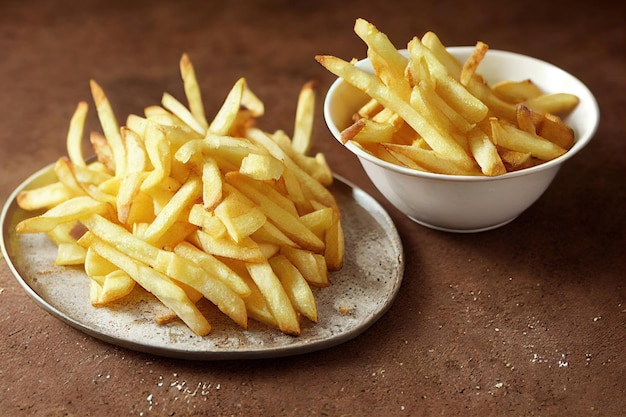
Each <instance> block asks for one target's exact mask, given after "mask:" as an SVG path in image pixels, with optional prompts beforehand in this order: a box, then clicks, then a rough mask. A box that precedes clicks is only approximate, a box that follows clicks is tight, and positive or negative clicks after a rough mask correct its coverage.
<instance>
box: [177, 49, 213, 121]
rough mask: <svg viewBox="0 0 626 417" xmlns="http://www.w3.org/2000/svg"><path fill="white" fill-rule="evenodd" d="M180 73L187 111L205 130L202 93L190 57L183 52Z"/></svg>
mask: <svg viewBox="0 0 626 417" xmlns="http://www.w3.org/2000/svg"><path fill="white" fill-rule="evenodd" d="M180 75H181V77H182V79H183V87H184V89H185V96H187V104H188V105H189V111H190V112H191V114H192V115H193V118H194V119H195V120H196V122H197V123H198V124H199V125H200V127H201V128H202V130H203V131H205V132H206V130H207V129H208V127H209V123H208V122H207V120H206V115H205V113H204V104H203V103H202V94H201V92H200V86H199V85H198V81H197V79H196V72H195V70H194V68H193V64H192V63H191V59H189V55H187V54H183V55H182V57H181V58H180Z"/></svg>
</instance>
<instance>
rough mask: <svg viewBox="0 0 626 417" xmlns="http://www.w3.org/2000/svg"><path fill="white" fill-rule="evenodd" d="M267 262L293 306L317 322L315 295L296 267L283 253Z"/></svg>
mask: <svg viewBox="0 0 626 417" xmlns="http://www.w3.org/2000/svg"><path fill="white" fill-rule="evenodd" d="M269 263H270V265H271V267H272V270H273V271H274V273H275V274H276V276H277V277H278V279H279V280H280V282H281V284H282V286H283V288H285V291H286V292H287V296H288V297H289V300H291V304H292V305H293V306H294V308H295V309H296V310H297V311H298V312H299V313H300V314H302V315H303V316H305V317H306V318H308V319H309V320H311V321H312V322H317V319H318V316H317V304H316V303H315V296H314V295H313V291H311V287H310V286H309V284H308V283H307V281H306V280H305V279H304V277H303V276H302V274H301V273H300V271H298V268H296V267H295V265H293V264H292V263H291V262H289V260H288V259H287V258H286V257H285V256H284V255H277V256H274V257H272V258H271V259H270V260H269Z"/></svg>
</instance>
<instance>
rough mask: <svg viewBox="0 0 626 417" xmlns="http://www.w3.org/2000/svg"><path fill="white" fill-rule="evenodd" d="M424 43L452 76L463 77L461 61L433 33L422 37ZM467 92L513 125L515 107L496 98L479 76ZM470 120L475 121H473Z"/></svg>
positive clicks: (475, 77) (468, 87) (470, 82)
mask: <svg viewBox="0 0 626 417" xmlns="http://www.w3.org/2000/svg"><path fill="white" fill-rule="evenodd" d="M422 42H423V44H424V45H425V46H426V47H427V49H428V50H430V51H432V53H433V55H434V56H435V57H436V60H438V61H439V62H441V63H443V64H444V66H445V67H446V69H447V70H448V72H449V73H450V75H451V76H452V77H453V78H454V79H457V80H458V79H459V78H460V76H461V71H462V69H463V66H462V64H461V63H460V62H459V60H457V59H456V58H455V57H454V56H452V54H450V52H448V51H447V49H446V47H445V46H444V45H443V44H442V43H441V40H440V39H439V38H438V37H437V35H436V34H434V33H433V32H427V33H426V34H424V36H423V37H422ZM429 63H430V62H429ZM467 90H468V91H469V92H470V93H471V94H472V95H473V96H475V97H476V98H478V99H479V100H480V101H482V102H483V103H484V104H485V105H487V107H488V108H489V110H490V112H491V113H495V114H496V115H498V116H499V117H502V118H504V119H505V120H507V121H509V122H511V123H514V122H515V106H514V105H512V104H511V103H507V102H505V101H503V100H501V99H500V98H499V97H498V96H496V95H495V94H494V93H493V91H492V90H491V88H490V87H489V86H488V85H487V84H486V83H485V82H484V80H483V79H482V77H480V76H479V75H478V74H474V75H473V76H472V78H471V79H470V80H469V81H468V83H467ZM468 120H470V121H473V120H471V119H468Z"/></svg>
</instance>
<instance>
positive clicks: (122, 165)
mask: <svg viewBox="0 0 626 417" xmlns="http://www.w3.org/2000/svg"><path fill="white" fill-rule="evenodd" d="M89 85H90V87H91V95H92V96H93V100H94V102H95V104H96V112H97V113H98V118H99V119H100V125H101V126H102V131H103V133H104V136H105V137H106V140H107V142H108V144H109V146H110V147H111V152H112V154H113V161H114V164H115V175H117V176H122V175H124V170H125V169H126V151H125V148H124V143H123V141H122V136H121V134H120V127H119V124H118V122H117V118H116V117H115V114H114V113H113V108H112V107H111V103H110V102H109V99H108V98H107V96H106V95H105V94H104V91H103V90H102V88H101V87H100V85H98V83H96V82H95V81H94V80H91V81H90V83H89Z"/></svg>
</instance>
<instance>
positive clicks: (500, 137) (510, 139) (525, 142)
mask: <svg viewBox="0 0 626 417" xmlns="http://www.w3.org/2000/svg"><path fill="white" fill-rule="evenodd" d="M490 122H491V128H492V132H493V133H492V135H493V141H494V143H495V144H496V145H498V146H501V147H504V148H507V149H510V150H512V151H516V152H529V153H530V154H531V155H532V156H534V157H535V158H538V159H541V160H543V161H549V160H551V159H554V158H556V157H558V156H561V155H563V154H564V153H565V152H567V150H566V149H564V148H561V147H560V146H558V145H556V144H554V143H553V142H550V141H549V140H547V139H544V138H542V137H539V136H537V135H533V134H531V133H528V132H525V131H523V130H520V129H519V128H517V127H515V126H514V125H512V124H510V123H507V122H505V121H502V120H500V121H499V120H497V119H495V118H492V119H490Z"/></svg>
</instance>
